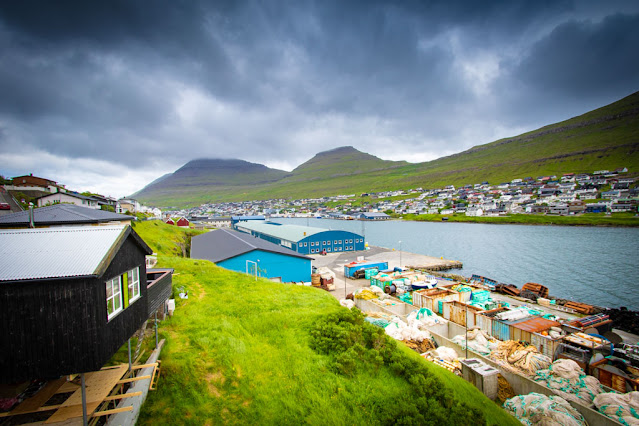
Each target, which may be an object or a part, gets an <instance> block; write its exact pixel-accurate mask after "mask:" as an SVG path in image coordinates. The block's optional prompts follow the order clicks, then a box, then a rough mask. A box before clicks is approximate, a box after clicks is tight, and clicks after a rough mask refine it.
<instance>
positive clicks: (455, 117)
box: [0, 0, 639, 186]
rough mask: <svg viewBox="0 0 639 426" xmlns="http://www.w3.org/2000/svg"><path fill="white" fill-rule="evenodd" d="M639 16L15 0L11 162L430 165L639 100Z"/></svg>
mask: <svg viewBox="0 0 639 426" xmlns="http://www.w3.org/2000/svg"><path fill="white" fill-rule="evenodd" d="M637 12H639V6H637V5H636V4H634V5H633V2H616V3H615V2H613V3H611V2H606V4H605V5H604V4H602V3H601V2H596V1H595V2H588V1H582V2H571V1H535V2H532V1H506V0H504V1H498V0H495V1H482V2H476V1H457V2H450V1H403V2H383V1H362V2H355V1H350V2H344V1H296V2H278V1H267V2H259V1H228V2H222V1H212V2H208V1H195V0H193V1H186V0H185V1H174V0H172V1H169V0H165V1H154V2H134V1H123V0H111V1H106V2H85V1H62V2H55V3H54V2H45V1H29V0H27V1H16V2H2V3H0V61H1V62H2V64H3V66H2V67H0V93H2V95H1V96H0V128H2V129H4V137H3V138H1V139H0V157H1V156H2V154H3V153H11V154H12V155H14V157H12V158H18V157H20V153H21V152H27V151H29V150H30V151H33V152H41V153H47V154H49V155H51V156H55V157H56V158H57V160H56V161H62V160H61V159H64V158H95V159H97V160H102V161H108V162H112V163H114V164H115V163H117V164H128V165H134V164H135V165H137V164H139V161H138V159H139V158H141V157H142V156H143V157H144V158H145V159H146V163H147V164H153V165H154V166H153V167H156V168H162V170H161V172H167V171H171V170H174V169H176V168H178V167H179V166H180V165H181V164H183V163H184V162H186V161H188V160H189V159H191V158H193V157H236V158H243V159H247V160H251V161H261V162H269V161H270V162H271V163H278V164H279V163H281V164H282V166H284V165H285V163H286V165H288V166H289V167H290V166H295V165H297V164H299V162H301V161H304V160H306V159H308V158H309V157H311V156H312V155H313V154H314V153H316V152H317V151H319V150H321V149H330V148H332V147H335V146H339V145H345V144H349V145H355V146H356V147H357V148H359V149H361V150H364V151H368V152H372V153H374V154H378V155H382V156H383V155H384V154H389V155H390V154H394V155H397V153H398V152H402V151H403V152H412V153H415V155H416V157H414V158H420V159H425V158H426V157H428V158H432V157H434V156H438V155H445V154H449V153H452V152H455V151H460V150H462V149H465V148H468V147H469V145H470V144H479V143H486V142H490V141H491V140H494V139H496V138H497V137H501V136H505V135H508V134H509V133H508V132H511V133H512V132H516V131H520V130H530V129H531V128H534V127H536V126H540V125H543V124H548V123H549V122H552V121H555V120H556V119H558V118H568V117H565V115H575V114H577V113H582V112H585V111H587V110H588V109H590V108H591V107H596V106H602V105H603V104H604V103H607V102H612V101H614V100H616V99H618V98H619V97H622V96H624V95H627V94H629V93H631V92H632V91H634V90H636V89H637V87H638V86H639V84H638V81H637V76H639V72H638V69H637V63H638V61H639V59H638V58H637V55H636V54H635V51H636V46H637V45H638V44H637V41H638V39H637V34H638V30H637V28H639V25H638V23H639V22H637V15H636V13H637ZM549 101H552V102H549ZM549 103H551V104H552V105H551V106H550V107H548V104H549ZM460 123H463V125H462V124H460ZM504 132H506V134H504ZM177 147H179V148H180V149H176V148H177ZM420 155H422V157H420ZM34 158H35V157H34ZM404 158H405V159H412V158H413V157H411V156H408V155H407V156H405V157H404ZM44 161H45V160H43V162H44ZM46 161H47V162H51V161H53V160H52V159H51V158H50V157H47V158H46ZM107 169H108V167H107ZM26 171H27V170H25V171H20V172H26ZM142 184H143V183H141V184H140V186H141V185H142Z"/></svg>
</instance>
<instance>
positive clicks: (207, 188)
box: [132, 158, 289, 206]
mask: <svg viewBox="0 0 639 426" xmlns="http://www.w3.org/2000/svg"><path fill="white" fill-rule="evenodd" d="M288 174H289V173H288V172H286V171H283V170H277V169H271V168H269V167H266V166H264V165H262V164H256V163H250V162H248V161H243V160H226V159H206V158H201V159H197V160H192V161H189V162H188V163H186V164H185V165H184V166H182V167H180V168H179V169H178V170H176V171H175V172H174V173H169V174H166V175H164V176H162V177H161V178H159V179H156V180H155V181H153V182H152V183H150V184H149V185H147V186H146V187H144V188H143V189H142V190H140V191H138V192H136V193H135V194H133V195H132V197H134V198H137V199H139V200H140V201H143V202H145V203H148V204H152V205H157V204H159V205H163V206H165V205H164V204H163V202H169V203H171V201H170V200H172V199H173V197H174V196H179V197H182V198H183V199H184V200H185V201H186V200H188V199H189V197H198V196H201V195H202V194H207V193H209V192H213V193H214V192H215V191H217V190H219V189H221V188H229V187H231V188H232V187H243V186H249V187H250V186H253V185H260V184H267V183H270V182H277V181H279V180H281V179H283V178H284V177H286V176H288ZM155 200H162V201H159V202H158V201H155ZM182 202H183V201H178V202H177V204H176V205H180V204H181V203H182ZM167 205H169V204H167Z"/></svg>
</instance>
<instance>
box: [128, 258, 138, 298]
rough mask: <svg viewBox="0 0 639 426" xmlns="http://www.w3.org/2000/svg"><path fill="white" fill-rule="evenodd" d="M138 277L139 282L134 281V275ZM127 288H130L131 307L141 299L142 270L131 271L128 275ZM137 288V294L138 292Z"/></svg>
mask: <svg viewBox="0 0 639 426" xmlns="http://www.w3.org/2000/svg"><path fill="white" fill-rule="evenodd" d="M134 272H135V275H137V280H133V273H134ZM127 280H128V283H127V286H128V288H129V305H130V304H131V303H133V302H135V301H136V300H138V299H139V298H140V268H139V267H137V268H134V269H131V270H130V271H129V272H128V273H127ZM136 288H137V292H136Z"/></svg>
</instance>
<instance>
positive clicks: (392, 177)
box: [136, 92, 639, 207]
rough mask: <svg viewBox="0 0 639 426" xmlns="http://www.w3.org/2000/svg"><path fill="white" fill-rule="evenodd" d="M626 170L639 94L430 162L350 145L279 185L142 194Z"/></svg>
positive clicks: (364, 187) (313, 193)
mask: <svg viewBox="0 0 639 426" xmlns="http://www.w3.org/2000/svg"><path fill="white" fill-rule="evenodd" d="M185 167H186V166H185ZM619 167H627V168H628V169H629V170H630V172H631V173H633V174H637V173H639V92H637V93H634V94H632V95H630V96H628V97H626V98H624V99H622V100H620V101H618V102H615V103H613V104H610V105H608V106H605V107H603V108H599V109H597V110H594V111H591V112H589V113H586V114H583V115H581V116H578V117H575V118H572V119H570V120H566V121H563V122H561V123H557V124H553V125H550V126H546V127H542V128H541V129H538V130H535V131H532V132H528V133H524V134H522V135H519V136H516V137H512V138H507V139H502V140H498V141H495V142H492V143H488V144H485V145H479V146H476V147H473V148H471V149H469V150H467V151H464V152H461V153H458V154H455V155H451V156H448V157H444V158H440V159H437V160H434V161H430V162H426V163H417V164H408V163H405V162H393V161H384V160H381V159H379V158H377V157H374V156H372V155H369V154H365V153H362V152H359V151H357V150H355V149H354V148H352V147H345V148H338V149H336V150H333V151H327V152H325V153H320V154H318V155H317V156H315V157H314V158H313V159H311V160H309V161H308V162H306V163H304V164H302V165H300V166H299V167H298V168H296V169H295V170H294V171H293V172H291V173H286V172H282V171H274V172H273V173H272V174H271V175H269V177H272V178H273V180H271V181H267V180H264V179H262V180H259V179H254V178H253V176H252V175H246V176H244V177H243V178H242V179H239V178H235V176H236V175H233V174H229V176H231V177H228V176H227V178H226V179H217V180H212V179H208V178H206V177H204V175H201V176H200V177H198V178H195V177H187V176H185V178H184V179H181V180H173V178H172V177H171V176H169V177H167V178H165V179H162V181H161V182H160V183H161V184H163V185H165V187H164V189H163V190H161V191H157V190H155V189H154V187H153V186H150V187H147V188H145V189H143V190H142V191H140V192H139V193H137V194H136V196H137V198H138V199H139V200H140V201H142V202H144V203H146V204H150V205H157V206H160V207H169V206H195V205H199V204H202V203H206V202H217V201H241V200H256V199H271V198H306V197H319V196H328V195H337V194H345V193H353V192H369V191H383V190H395V189H408V188H416V187H424V188H437V187H441V186H443V185H449V184H452V185H456V186H458V185H464V184H469V183H478V182H482V181H489V182H490V183H500V182H504V181H510V180H512V179H514V178H524V177H527V176H532V177H537V176H540V175H559V174H562V173H567V172H575V173H580V172H592V171H595V170H600V169H608V170H610V169H616V168H619ZM271 170H272V169H271ZM277 172H280V173H279V174H278V173H277ZM177 173H178V172H176V174H177ZM229 173H231V172H230V171H229ZM168 182H171V183H170V185H169V184H168Z"/></svg>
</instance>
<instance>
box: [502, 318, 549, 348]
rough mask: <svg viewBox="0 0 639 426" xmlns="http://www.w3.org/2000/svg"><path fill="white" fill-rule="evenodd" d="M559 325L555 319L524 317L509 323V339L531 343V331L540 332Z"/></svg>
mask: <svg viewBox="0 0 639 426" xmlns="http://www.w3.org/2000/svg"><path fill="white" fill-rule="evenodd" d="M560 325H561V324H559V323H558V322H557V321H551V320H549V319H546V318H541V317H536V318H530V319H525V320H523V321H521V322H517V323H514V324H511V325H510V340H519V341H521V342H528V343H532V338H531V335H532V333H541V332H542V331H546V330H549V329H550V327H559V326H560Z"/></svg>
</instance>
